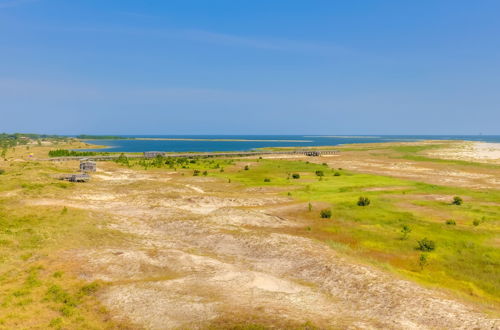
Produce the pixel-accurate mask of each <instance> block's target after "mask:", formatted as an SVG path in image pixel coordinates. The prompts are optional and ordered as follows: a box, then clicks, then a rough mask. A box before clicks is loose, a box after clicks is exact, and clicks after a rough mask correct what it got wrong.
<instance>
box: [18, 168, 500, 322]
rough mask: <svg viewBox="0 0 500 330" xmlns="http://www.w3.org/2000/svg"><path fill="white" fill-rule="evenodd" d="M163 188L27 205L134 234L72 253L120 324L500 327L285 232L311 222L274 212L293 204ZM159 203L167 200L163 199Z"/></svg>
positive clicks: (178, 183) (201, 187)
mask: <svg viewBox="0 0 500 330" xmlns="http://www.w3.org/2000/svg"><path fill="white" fill-rule="evenodd" d="M121 175H123V176H125V177H127V176H128V175H130V174H129V173H126V170H124V173H121ZM152 175H153V174H152ZM155 175H158V174H155ZM144 176H147V174H142V176H141V180H148V178H147V177H144ZM163 179H164V181H163V182H164V183H165V184H164V185H163V186H162V188H161V189H162V190H161V191H160V192H159V191H158V189H157V187H150V186H148V185H142V186H140V187H137V188H136V190H132V189H130V187H129V186H127V190H126V191H127V193H126V194H125V193H122V192H120V189H117V185H118V186H119V185H120V184H122V185H124V186H125V185H128V184H129V183H128V182H122V183H120V181H113V180H107V179H105V178H97V179H96V180H99V182H98V184H99V189H98V190H96V191H94V193H93V194H92V196H87V195H78V196H68V197H67V200H55V199H54V200H51V199H44V200H31V201H26V203H27V204H30V205H33V204H35V205H66V206H68V207H75V208H85V209H90V210H93V212H95V214H96V215H97V216H98V215H99V214H106V215H111V217H112V218H113V219H115V220H114V221H113V222H112V223H111V224H110V225H109V226H110V227H111V228H113V229H115V230H119V231H122V232H125V233H127V234H130V235H131V237H132V238H131V239H130V241H129V243H128V244H127V245H126V246H124V247H122V248H99V249H97V248H96V249H85V250H78V251H68V252H67V254H66V256H65V257H66V258H68V259H71V260H78V261H79V265H80V266H79V269H78V273H79V275H80V276H81V277H82V278H84V279H87V280H101V281H105V282H106V283H108V284H109V285H108V286H107V288H106V289H105V290H104V291H103V292H102V293H101V294H100V297H99V298H100V299H101V301H102V302H103V303H104V304H105V306H106V307H107V308H108V309H109V310H110V311H111V312H112V314H113V315H114V316H115V318H116V319H118V320H128V321H130V322H132V323H133V324H136V325H137V326H138V327H146V328H149V329H169V328H175V327H181V328H204V327H206V326H208V325H210V324H211V323H213V324H218V323H217V322H224V321H225V320H232V321H238V319H241V320H243V321H244V320H245V319H248V318H251V319H252V320H254V319H256V320H258V321H259V322H263V323H265V322H268V323H272V324H277V325H278V327H283V328H286V327H289V326H293V325H299V324H303V323H304V322H307V321H310V322H312V323H314V324H316V325H318V326H320V327H323V328H328V327H340V328H356V329H359V328H366V329H371V328H384V329H403V328H404V329H434V328H440V329H442V328H461V329H472V328H479V329H493V328H495V327H498V326H499V325H498V323H495V322H496V321H495V320H492V319H490V318H488V317H487V316H486V315H483V314H481V313H479V312H478V311H476V310H474V308H473V307H471V306H468V305H465V304H463V303H461V302H458V301H455V300H452V299H451V298H450V297H447V296H446V295H445V294H444V293H441V292H437V291H433V290H430V289H426V288H423V287H421V286H419V285H417V284H415V283H412V282H409V281H405V280H401V279H398V278H395V277H394V276H393V275H390V274H387V273H384V272H383V271H380V270H377V269H374V268H372V267H370V266H366V265H361V264H358V263H355V262H353V261H352V260H349V259H346V258H344V257H341V256H339V255H338V254H337V253H336V252H335V251H334V250H332V249H330V248H329V247H327V246H325V245H324V244H322V243H320V242H316V241H313V240H311V239H308V238H304V237H299V236H293V235H289V234H284V233H282V232H280V231H279V230H280V229H281V228H284V227H293V226H298V225H304V224H300V223H296V222H294V221H292V220H289V219H284V218H281V217H277V216H274V215H271V214H266V213H265V212H267V211H268V210H269V209H270V207H271V206H273V205H274V206H279V207H281V208H286V207H288V206H287V203H288V202H289V200H288V199H286V198H283V197H278V196H276V195H273V194H262V193H261V192H253V191H252V190H244V189H243V190H242V189H239V190H233V191H230V190H228V191H226V193H225V194H224V195H221V194H220V192H219V191H218V190H217V189H220V188H218V187H217V184H215V185H214V184H210V181H209V180H213V179H210V178H207V181H206V182H204V181H203V178H197V182H196V184H195V185H194V184H193V185H190V184H187V183H186V182H187V179H186V178H179V177H175V176H170V175H169V174H164V177H163ZM191 183H192V182H191ZM118 188H119V187H118ZM194 188H196V189H194ZM158 194H160V196H161V195H164V196H165V197H164V198H160V202H158Z"/></svg>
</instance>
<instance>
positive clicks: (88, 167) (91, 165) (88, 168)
mask: <svg viewBox="0 0 500 330" xmlns="http://www.w3.org/2000/svg"><path fill="white" fill-rule="evenodd" d="M96 170H97V164H96V163H95V162H91V161H89V160H82V161H81V162H80V172H84V173H87V172H95V171H96Z"/></svg>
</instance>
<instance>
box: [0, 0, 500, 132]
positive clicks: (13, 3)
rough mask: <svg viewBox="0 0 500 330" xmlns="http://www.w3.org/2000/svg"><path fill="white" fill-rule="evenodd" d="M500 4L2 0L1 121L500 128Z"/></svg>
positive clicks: (65, 125) (213, 127) (49, 128)
mask: <svg viewBox="0 0 500 330" xmlns="http://www.w3.org/2000/svg"><path fill="white" fill-rule="evenodd" d="M499 17H500V1H496V0H484V1H465V0H456V1H447V0H443V1H432V0H423V1H396V0H394V1H384V0H381V1H361V0H359V1H333V0H330V1H315V0H311V1H298V0H288V1H278V0H277V1H265V0H252V1H243V0H241V1H234V0H213V1H201V0H199V1H194V0H193V1H189V0H184V1H174V0H172V1H132V0H120V1H117V0H110V1H97V0H85V1H83V0H75V1H62V0H0V114H1V116H0V132H11V133H12V132H33V133H47V134H81V133H85V134H315V135H318V134H332V135H340V134H479V133H482V134H490V135H494V134H500V124H499V123H500V92H499V91H500V37H499V36H500V20H499V19H498V18H499Z"/></svg>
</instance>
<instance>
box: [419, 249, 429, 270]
mask: <svg viewBox="0 0 500 330" xmlns="http://www.w3.org/2000/svg"><path fill="white" fill-rule="evenodd" d="M418 264H419V265H420V269H421V270H424V267H425V265H427V255H426V254H425V253H422V254H420V256H419V258H418Z"/></svg>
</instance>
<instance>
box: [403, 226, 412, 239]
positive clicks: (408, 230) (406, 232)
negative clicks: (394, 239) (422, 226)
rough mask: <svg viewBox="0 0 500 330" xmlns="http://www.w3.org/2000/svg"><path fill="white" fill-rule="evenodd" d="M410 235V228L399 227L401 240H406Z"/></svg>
mask: <svg viewBox="0 0 500 330" xmlns="http://www.w3.org/2000/svg"><path fill="white" fill-rule="evenodd" d="M410 233H411V228H410V226H408V225H403V227H401V234H402V235H403V236H401V239H402V240H407V239H408V236H409V235H410Z"/></svg>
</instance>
